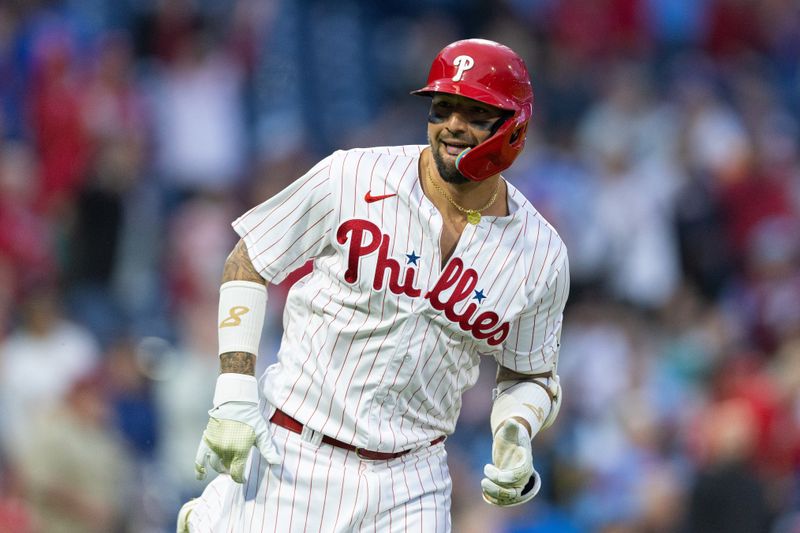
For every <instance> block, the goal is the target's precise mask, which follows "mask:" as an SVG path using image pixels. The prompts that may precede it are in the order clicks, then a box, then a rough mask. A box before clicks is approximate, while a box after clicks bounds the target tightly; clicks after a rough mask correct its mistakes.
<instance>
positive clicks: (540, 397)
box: [490, 378, 561, 438]
mask: <svg viewBox="0 0 800 533" xmlns="http://www.w3.org/2000/svg"><path fill="white" fill-rule="evenodd" d="M539 379H541V378H537V380H539ZM544 380H545V382H546V383H547V385H545V384H544V383H541V381H537V382H536V383H534V382H531V381H502V382H500V383H499V384H498V386H497V389H496V391H497V396H496V397H495V400H494V405H493V406H492V415H491V420H490V421H491V426H492V435H494V434H495V433H496V432H497V429H498V428H499V427H500V425H501V424H502V423H503V422H504V421H505V420H507V419H509V418H512V417H515V416H517V417H520V418H522V419H523V420H525V421H526V422H528V424H529V425H530V427H531V438H533V437H535V436H536V434H537V433H538V432H539V430H541V429H542V428H546V427H548V426H549V425H550V424H552V423H553V421H554V420H555V417H556V415H557V414H558V408H559V407H560V405H561V387H560V385H559V383H558V378H555V379H553V378H544Z"/></svg>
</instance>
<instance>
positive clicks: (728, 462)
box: [687, 400, 770, 533]
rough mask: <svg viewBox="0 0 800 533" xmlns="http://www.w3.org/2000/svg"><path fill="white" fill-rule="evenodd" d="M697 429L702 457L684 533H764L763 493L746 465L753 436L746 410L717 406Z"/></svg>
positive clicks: (766, 517)
mask: <svg viewBox="0 0 800 533" xmlns="http://www.w3.org/2000/svg"><path fill="white" fill-rule="evenodd" d="M699 423H700V424H701V428H700V431H701V434H700V439H701V442H702V444H703V446H704V447H705V448H706V453H707V457H706V462H705V463H704V464H703V466H702V467H701V469H700V472H699V474H698V476H697V479H696V481H695V483H694V486H693V487H692V490H691V493H690V504H689V515H688V528H687V529H688V531H690V532H698V533H699V532H707V531H725V532H730V533H739V532H741V533H754V532H757V531H769V522H770V514H769V509H768V505H767V500H766V494H765V489H764V486H763V485H762V483H761V481H760V480H759V478H758V476H757V475H756V472H755V470H754V469H753V468H752V466H751V465H750V464H749V460H750V459H751V458H752V454H753V452H754V445H755V439H756V436H757V432H758V429H757V428H756V424H755V420H754V418H753V414H752V412H751V411H750V409H749V407H748V406H747V405H745V404H744V403H743V402H741V401H737V400H727V401H723V402H719V403H718V404H716V405H712V406H710V407H709V409H708V411H707V412H706V413H704V414H703V417H702V419H701V420H700V421H699Z"/></svg>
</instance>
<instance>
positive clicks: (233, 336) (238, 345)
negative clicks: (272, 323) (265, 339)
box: [217, 280, 267, 356]
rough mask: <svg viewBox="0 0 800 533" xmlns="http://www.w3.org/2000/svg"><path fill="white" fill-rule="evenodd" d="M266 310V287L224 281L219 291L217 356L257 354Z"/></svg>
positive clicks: (244, 282) (246, 282)
mask: <svg viewBox="0 0 800 533" xmlns="http://www.w3.org/2000/svg"><path fill="white" fill-rule="evenodd" d="M266 311H267V287H266V286H265V285H262V284H260V283H255V282H252V281H238V280H237V281H228V282H225V283H223V284H222V287H220V289H219V318H218V324H217V327H218V328H219V353H220V355H222V354H224V353H226V352H247V353H251V354H253V355H256V356H257V355H258V346H259V344H260V343H261V330H262V328H263V327H264V315H265V314H266Z"/></svg>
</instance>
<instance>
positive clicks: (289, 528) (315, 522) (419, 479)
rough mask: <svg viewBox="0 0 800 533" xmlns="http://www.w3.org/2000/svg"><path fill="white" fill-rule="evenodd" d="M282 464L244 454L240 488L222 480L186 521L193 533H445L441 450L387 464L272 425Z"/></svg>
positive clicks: (446, 488) (446, 484)
mask: <svg viewBox="0 0 800 533" xmlns="http://www.w3.org/2000/svg"><path fill="white" fill-rule="evenodd" d="M273 431H274V437H273V438H274V440H275V444H276V445H277V447H278V450H279V451H280V452H281V454H282V456H283V463H282V464H279V465H268V464H266V462H265V461H264V460H263V458H261V455H260V454H259V453H258V451H257V450H253V453H251V455H250V465H249V470H248V475H247V478H246V479H245V482H244V483H243V484H241V485H240V484H238V483H236V482H234V481H233V480H232V479H231V478H230V476H227V475H221V476H218V477H217V479H215V480H214V481H212V482H211V483H210V484H209V485H208V487H206V489H205V491H204V492H203V494H202V496H201V497H200V501H199V502H198V503H197V506H196V507H195V508H194V510H193V511H192V514H191V515H190V518H189V524H190V530H191V531H192V532H193V533H206V532H214V533H244V532H247V533H249V532H271V533H295V532H307V533H317V532H320V533H322V532H325V533H351V532H374V533H385V532H390V533H391V532H395V531H397V532H399V531H403V532H413V533H417V532H418V533H447V532H449V531H450V530H451V523H450V493H451V481H450V473H449V471H448V469H447V453H446V452H445V448H444V444H443V443H439V444H436V445H433V446H426V447H422V448H420V449H418V450H414V451H412V452H410V453H407V454H406V455H404V456H402V457H399V458H397V459H392V460H390V461H363V460H361V459H360V458H358V457H357V456H356V454H355V453H353V452H350V451H347V450H344V449H342V448H337V447H334V446H331V445H328V444H320V445H316V444H314V443H312V442H309V441H308V440H306V439H305V438H304V437H301V436H300V435H298V434H296V433H292V432H291V431H289V430H287V429H285V428H282V427H279V426H273Z"/></svg>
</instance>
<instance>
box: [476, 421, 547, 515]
mask: <svg viewBox="0 0 800 533" xmlns="http://www.w3.org/2000/svg"><path fill="white" fill-rule="evenodd" d="M483 474H484V476H486V477H484V478H483V479H482V480H481V490H482V492H483V499H484V500H486V502H488V503H491V504H492V505H498V506H500V507H511V506H514V505H520V504H522V503H525V502H527V501H528V500H531V499H533V497H534V496H536V494H537V493H538V492H539V489H540V488H541V486H542V480H541V478H540V477H539V473H538V472H536V470H535V469H534V468H533V453H532V451H531V438H530V435H529V434H528V430H527V429H525V426H523V425H522V424H520V423H519V422H517V421H516V420H514V419H508V420H506V421H505V422H503V423H502V424H501V425H500V427H499V428H498V430H497V432H496V433H495V435H494V442H493V443H492V464H487V465H486V466H485V467H483Z"/></svg>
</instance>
